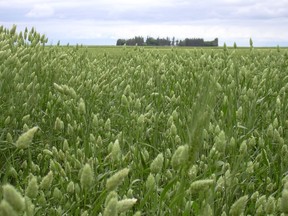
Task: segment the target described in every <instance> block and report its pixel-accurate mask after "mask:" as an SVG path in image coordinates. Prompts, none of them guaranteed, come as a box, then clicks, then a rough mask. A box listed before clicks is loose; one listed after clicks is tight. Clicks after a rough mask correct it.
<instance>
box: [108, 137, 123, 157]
mask: <svg viewBox="0 0 288 216" xmlns="http://www.w3.org/2000/svg"><path fill="white" fill-rule="evenodd" d="M121 156H122V153H121V148H120V145H119V141H118V139H116V141H115V142H114V144H113V146H112V149H111V157H112V160H113V161H120V160H121Z"/></svg>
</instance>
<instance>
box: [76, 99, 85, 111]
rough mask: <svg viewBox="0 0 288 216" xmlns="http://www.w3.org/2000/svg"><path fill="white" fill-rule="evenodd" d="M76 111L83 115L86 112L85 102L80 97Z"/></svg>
mask: <svg viewBox="0 0 288 216" xmlns="http://www.w3.org/2000/svg"><path fill="white" fill-rule="evenodd" d="M78 111H79V113H80V114H82V115H84V114H85V113H86V106H85V102H84V100H83V99H82V98H80V101H79V104H78Z"/></svg>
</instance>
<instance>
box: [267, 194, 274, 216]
mask: <svg viewBox="0 0 288 216" xmlns="http://www.w3.org/2000/svg"><path fill="white" fill-rule="evenodd" d="M275 206H276V201H275V198H274V197H273V196H269V198H268V201H267V204H266V213H267V215H271V214H273V213H274V211H275Z"/></svg>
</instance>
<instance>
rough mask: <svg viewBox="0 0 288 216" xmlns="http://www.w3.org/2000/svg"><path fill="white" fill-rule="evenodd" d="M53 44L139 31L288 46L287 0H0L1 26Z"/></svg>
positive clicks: (111, 40)
mask: <svg viewBox="0 0 288 216" xmlns="http://www.w3.org/2000/svg"><path fill="white" fill-rule="evenodd" d="M12 24H16V25H17V28H18V30H23V29H24V28H25V27H26V26H27V27H28V28H31V27H33V26H34V27H35V28H36V30H37V31H38V32H40V33H43V34H46V35H47V37H48V38H49V43H50V44H51V43H53V44H56V43H57V42H58V40H60V41H61V44H66V43H68V42H70V44H76V43H78V44H99V45H100V44H102V45H104V44H106V45H114V44H115V43H116V40H117V39H118V38H131V37H134V36H144V37H146V36H152V37H167V36H168V37H171V38H172V37H173V36H175V37H176V38H179V39H184V38H186V37H189V38H196V37H197V38H198V37H200V38H204V39H205V40H213V39H214V38H216V37H218V38H219V45H223V43H224V42H226V43H227V45H233V43H234V41H235V42H236V43H237V45H238V46H249V38H250V37H251V38H252V39H253V42H254V45H255V46H277V45H278V44H279V45H280V46H288V0H254V1H253V0H94V1H93V0H0V25H4V26H5V27H11V26H12Z"/></svg>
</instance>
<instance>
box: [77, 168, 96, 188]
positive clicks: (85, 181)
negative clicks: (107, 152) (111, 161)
mask: <svg viewBox="0 0 288 216" xmlns="http://www.w3.org/2000/svg"><path fill="white" fill-rule="evenodd" d="M93 182H94V173H93V170H92V168H91V166H90V164H88V163H86V164H85V166H84V167H83V170H82V172H81V177H80V183H81V186H82V188H83V189H84V190H88V189H89V188H90V187H91V186H92V184H93Z"/></svg>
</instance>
